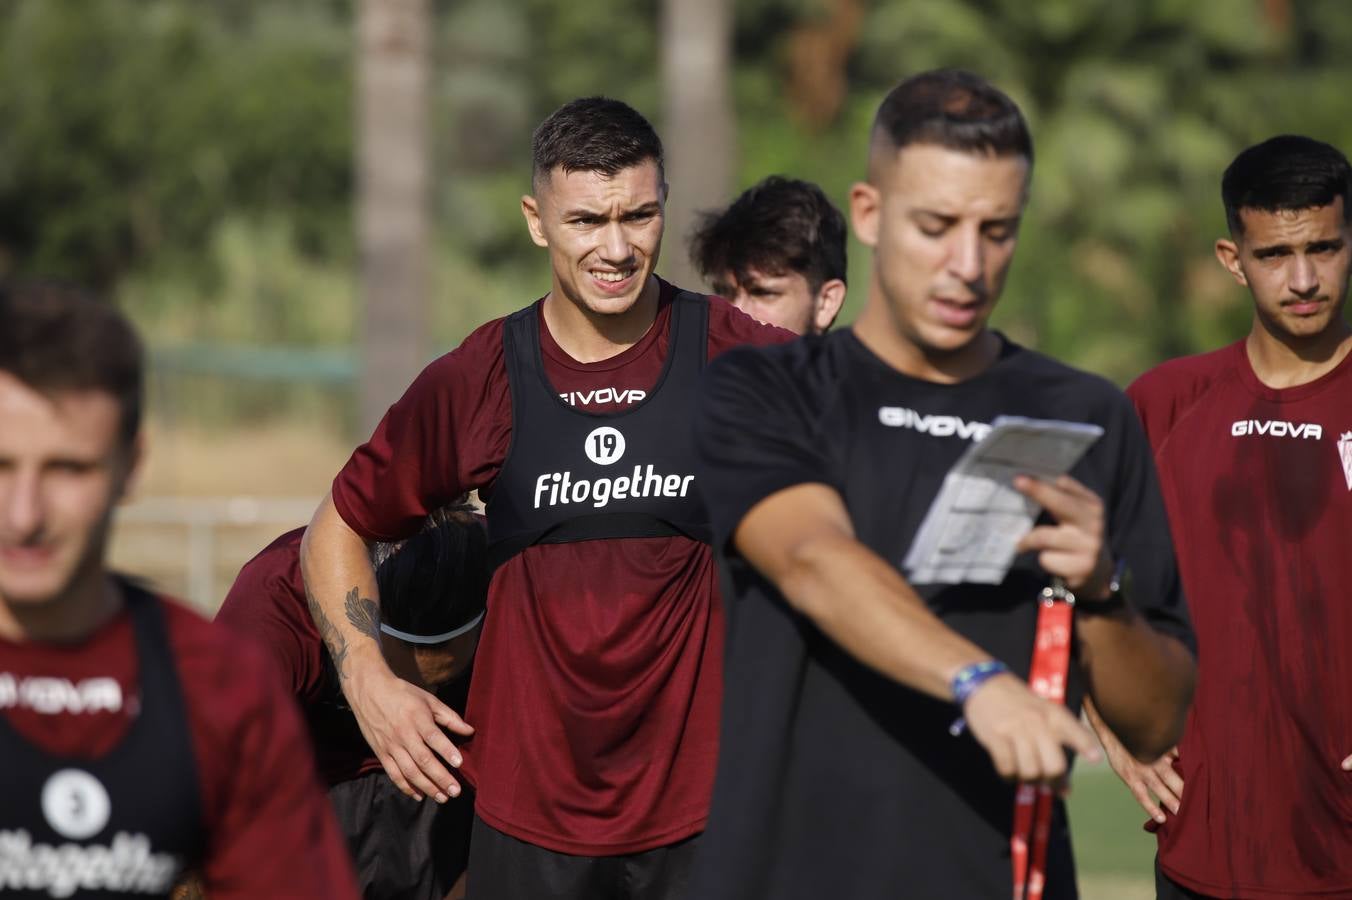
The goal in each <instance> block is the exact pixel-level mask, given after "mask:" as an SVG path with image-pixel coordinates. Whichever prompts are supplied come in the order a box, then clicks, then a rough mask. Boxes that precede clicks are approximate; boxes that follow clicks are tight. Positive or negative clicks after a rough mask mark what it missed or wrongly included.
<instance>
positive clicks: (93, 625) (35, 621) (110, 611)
mask: <svg viewBox="0 0 1352 900" xmlns="http://www.w3.org/2000/svg"><path fill="white" fill-rule="evenodd" d="M122 603H123V600H122V589H121V588H120V587H118V585H117V582H115V581H114V580H113V579H112V577H111V576H110V575H109V574H108V573H107V571H105V570H104V569H103V567H102V566H99V567H97V568H96V569H95V571H94V572H92V573H90V575H89V576H86V577H82V578H79V579H77V582H76V583H72V585H71V586H70V588H69V589H67V590H66V591H65V592H63V593H62V595H61V596H60V597H57V598H55V599H53V600H49V601H47V602H45V603H35V604H18V603H15V604H11V603H9V602H7V601H5V599H4V598H2V597H0V638H4V639H5V640H9V641H42V642H44V643H51V644H73V643H78V642H79V641H82V640H84V639H85V638H88V637H89V636H90V635H92V634H94V632H96V631H98V630H99V629H100V628H102V627H103V626H104V625H105V624H107V623H108V622H109V621H110V620H111V619H112V618H113V617H114V616H116V615H117V614H118V612H119V611H120V610H121V609H122Z"/></svg>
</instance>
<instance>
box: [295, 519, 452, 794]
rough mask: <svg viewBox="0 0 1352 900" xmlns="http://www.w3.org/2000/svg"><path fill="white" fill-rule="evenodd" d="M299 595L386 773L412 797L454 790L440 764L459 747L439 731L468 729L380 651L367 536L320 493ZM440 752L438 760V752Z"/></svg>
mask: <svg viewBox="0 0 1352 900" xmlns="http://www.w3.org/2000/svg"><path fill="white" fill-rule="evenodd" d="M300 561H301V571H302V573H303V575H304V578H305V593H306V597H307V599H308V601H309V606H310V615H311V616H313V617H314V620H315V627H316V628H317V629H318V631H319V635H320V637H321V638H323V639H324V644H325V646H326V647H328V650H329V655H330V656H331V657H332V658H333V664H334V668H335V669H336V670H337V672H338V676H339V681H340V683H341V685H342V690H343V694H344V695H345V696H346V697H347V701H348V705H349V706H351V707H352V712H353V714H354V715H355V716H356V719H357V724H358V725H359V726H360V727H361V732H362V736H363V737H365V738H366V742H367V744H369V745H370V747H371V749H372V751H374V752H375V754H376V757H377V758H378V759H379V760H380V763H381V765H383V766H384V767H385V772H386V773H387V774H388V775H389V776H390V780H392V781H393V782H394V784H395V786H396V787H398V788H399V789H400V790H401V791H403V792H404V793H406V794H408V795H409V796H411V797H414V798H416V799H421V798H422V797H432V798H434V799H436V801H437V802H438V803H444V802H446V800H447V798H449V797H454V796H457V795H458V794H459V793H460V784H459V782H457V781H456V780H455V778H454V777H453V776H452V775H451V773H450V771H449V770H448V769H447V768H446V766H445V765H443V760H444V761H445V762H446V763H449V764H450V765H451V766H459V765H460V762H461V756H460V751H459V750H457V749H456V748H455V745H454V744H452V743H451V741H450V739H449V738H447V737H446V735H445V733H444V732H443V731H442V730H441V729H442V728H443V727H445V728H447V729H449V730H451V731H453V732H455V733H456V734H462V735H468V734H471V733H472V732H473V729H472V728H470V727H469V726H468V725H466V724H465V722H464V720H462V719H461V718H460V716H458V715H457V714H456V713H455V711H454V710H452V709H451V708H450V707H449V706H447V705H446V704H444V703H442V702H441V701H440V700H438V699H437V698H436V697H434V696H433V695H432V694H430V693H428V692H427V691H424V690H422V689H421V688H419V687H416V686H415V685H412V684H409V683H408V682H407V681H404V680H403V679H401V678H399V677H398V676H396V675H395V674H394V672H392V671H391V670H390V667H389V665H388V664H387V663H386V662H385V657H384V656H383V655H382V653H381V650H380V595H379V593H378V592H377V589H376V577H375V570H374V569H373V568H372V566H371V556H370V551H369V547H368V545H367V543H366V541H365V540H364V539H363V538H362V537H361V536H360V535H358V534H357V533H356V532H355V531H353V530H352V529H351V528H350V527H349V526H348V524H347V523H346V522H344V521H343V518H342V516H340V515H339V514H338V510H337V508H336V507H335V506H334V505H333V497H332V495H326V496H325V497H324V501H323V502H322V503H321V504H320V505H319V509H317V510H316V511H315V515H314V518H313V519H312V520H311V521H310V526H309V527H308V528H307V529H306V531H305V537H304V539H303V540H302V541H301V549H300ZM438 757H439V758H438Z"/></svg>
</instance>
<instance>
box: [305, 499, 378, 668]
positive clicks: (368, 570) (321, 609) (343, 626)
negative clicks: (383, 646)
mask: <svg viewBox="0 0 1352 900" xmlns="http://www.w3.org/2000/svg"><path fill="white" fill-rule="evenodd" d="M300 562H301V572H302V574H303V576H304V579H305V594H306V599H307V601H308V603H309V608H310V615H311V616H312V617H313V618H314V622H315V628H316V629H318V631H319V636H320V637H321V638H323V640H324V645H325V646H326V647H328V650H329V655H330V656H331V657H332V659H333V664H334V668H335V669H336V670H337V672H338V675H339V680H340V681H341V683H342V687H343V690H344V692H346V691H347V690H348V685H349V681H350V679H351V678H352V676H353V673H354V672H356V671H363V670H369V669H370V668H371V667H375V669H376V670H377V671H379V670H382V669H383V670H385V671H389V666H388V664H387V663H386V662H385V659H384V656H383V655H382V654H381V650H380V595H379V593H378V591H377V588H376V578H375V570H374V569H373V568H372V566H371V558H370V554H369V551H368V549H367V545H366V542H365V541H364V540H363V539H362V538H361V536H359V535H358V534H357V533H356V532H354V531H353V530H352V529H351V528H349V527H348V525H347V523H346V522H344V521H343V519H342V517H341V516H339V515H338V510H337V509H336V508H334V505H333V499H332V497H329V496H326V497H325V498H324V502H323V503H321V504H320V506H319V509H317V510H316V511H315V515H314V518H313V519H312V520H311V522H310V525H309V527H308V528H307V529H306V531H305V537H304V540H302V542H301V548H300Z"/></svg>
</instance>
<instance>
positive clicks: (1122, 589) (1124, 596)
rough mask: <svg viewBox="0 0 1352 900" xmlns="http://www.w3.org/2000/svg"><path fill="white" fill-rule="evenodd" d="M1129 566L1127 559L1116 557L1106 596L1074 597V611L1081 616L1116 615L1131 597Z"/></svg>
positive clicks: (1125, 606)
mask: <svg viewBox="0 0 1352 900" xmlns="http://www.w3.org/2000/svg"><path fill="white" fill-rule="evenodd" d="M1131 585H1132V578H1131V567H1130V566H1128V565H1127V561H1126V560H1125V559H1122V558H1121V557H1118V559H1117V562H1115V563H1114V564H1113V574H1112V575H1111V576H1110V577H1109V578H1108V596H1107V597H1104V598H1103V599H1102V600H1091V599H1090V598H1088V597H1085V596H1077V597H1076V598H1075V612H1076V613H1077V614H1079V615H1082V616H1112V615H1118V614H1120V613H1121V612H1122V611H1123V610H1126V609H1127V608H1128V606H1129V604H1128V602H1127V601H1128V600H1129V599H1130V598H1131Z"/></svg>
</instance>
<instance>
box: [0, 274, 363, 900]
mask: <svg viewBox="0 0 1352 900" xmlns="http://www.w3.org/2000/svg"><path fill="white" fill-rule="evenodd" d="M142 382H143V372H142V351H141V346H140V343H139V341H138V340H137V338H136V335H135V333H134V332H133V331H132V329H131V326H130V325H129V324H128V323H127V321H126V320H125V319H124V318H122V316H121V315H119V314H118V313H117V312H116V310H114V309H113V308H112V307H110V306H106V305H104V304H101V303H98V302H96V301H93V300H91V299H89V298H88V297H86V296H85V295H84V294H82V293H79V292H77V291H75V290H73V289H70V288H63V287H57V286H53V285H43V284H18V285H12V286H10V287H8V288H6V289H4V290H0V759H3V760H4V764H3V765H2V766H0V797H3V798H4V799H3V801H0V893H5V892H8V891H17V892H20V893H22V894H23V895H24V896H51V897H66V896H71V895H72V894H76V893H79V894H82V895H83V894H84V893H86V892H92V893H97V894H98V896H108V897H131V896H167V895H168V894H169V891H170V888H171V887H172V885H173V883H174V881H175V880H176V879H177V878H178V877H179V876H180V875H181V874H182V873H183V872H184V871H185V870H186V869H193V870H195V871H197V872H198V873H199V877H200V881H201V883H202V884H203V885H204V887H205V888H206V890H207V892H208V893H209V894H210V896H211V897H212V898H222V897H226V898H229V897H234V898H250V900H252V898H258V897H313V898H333V897H337V898H345V897H356V896H357V891H356V885H355V883H354V879H353V874H352V864H351V861H350V860H349V859H348V855H347V850H346V847H345V846H344V845H343V840H342V836H341V835H340V834H339V832H338V827H337V824H336V822H335V821H334V817H333V812H332V810H331V809H330V807H329V804H328V802H327V801H326V800H325V799H324V794H323V792H322V790H321V788H320V785H319V781H318V779H317V778H316V777H315V771H314V764H313V763H312V762H311V758H310V753H309V750H308V749H307V742H306V739H305V733H304V728H303V726H302V724H301V721H300V717H299V716H298V715H297V713H296V709H295V704H294V703H293V702H292V700H291V698H290V697H288V696H287V695H286V692H285V691H284V690H283V688H282V685H281V683H280V681H279V680H278V678H277V675H276V672H275V671H274V670H273V669H272V668H271V666H270V664H269V663H268V661H267V660H266V658H265V657H264V656H263V654H262V651H261V650H260V649H258V648H257V647H255V646H254V645H253V644H252V643H251V642H247V641H245V640H243V639H240V638H238V637H236V636H234V635H232V634H231V633H230V632H228V631H227V630H226V629H223V628H219V627H217V626H215V625H212V624H211V623H209V622H207V621H205V620H204V619H202V618H201V617H199V616H198V615H197V614H195V613H193V612H190V611H189V610H188V609H186V608H184V607H182V606H180V605H178V604H177V603H175V602H173V601H170V600H167V599H165V598H163V597H160V596H157V595H156V594H154V593H152V592H151V591H150V590H148V589H147V588H146V587H144V586H142V585H141V584H139V583H137V582H135V581H132V580H130V579H128V578H125V577H122V576H119V575H114V574H112V573H111V572H109V570H108V569H107V568H106V566H105V562H104V553H105V550H106V545H107V540H108V533H109V529H110V527H111V523H112V515H113V507H114V505H115V504H116V503H117V502H118V500H119V499H121V498H122V497H123V496H124V494H125V493H126V491H127V489H128V486H129V485H130V483H131V481H132V479H133V477H134V476H135V473H136V469H137V465H138V463H139V461H140V458H141V454H142V439H141V430H140V419H141V397H142Z"/></svg>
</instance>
